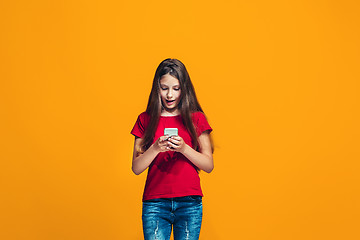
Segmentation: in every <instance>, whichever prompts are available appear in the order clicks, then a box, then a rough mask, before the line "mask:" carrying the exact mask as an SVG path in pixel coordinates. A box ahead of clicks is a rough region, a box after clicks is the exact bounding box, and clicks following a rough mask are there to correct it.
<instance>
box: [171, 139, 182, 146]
mask: <svg viewBox="0 0 360 240" xmlns="http://www.w3.org/2000/svg"><path fill="white" fill-rule="evenodd" d="M169 142H171V143H174V144H176V145H179V143H180V141H179V140H176V139H172V138H170V139H169Z"/></svg>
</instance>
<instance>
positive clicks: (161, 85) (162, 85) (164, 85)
mask: <svg viewBox="0 0 360 240" xmlns="http://www.w3.org/2000/svg"><path fill="white" fill-rule="evenodd" d="M160 87H169V86H168V85H166V84H162V83H160ZM172 87H177V88H179V87H180V85H174V86H172Z"/></svg>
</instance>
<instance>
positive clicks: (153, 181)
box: [131, 112, 212, 201]
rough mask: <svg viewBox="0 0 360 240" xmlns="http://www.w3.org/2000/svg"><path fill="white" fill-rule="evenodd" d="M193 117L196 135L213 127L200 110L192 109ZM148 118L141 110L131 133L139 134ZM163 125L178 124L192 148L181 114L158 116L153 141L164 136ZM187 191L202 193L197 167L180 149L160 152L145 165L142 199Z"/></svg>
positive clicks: (187, 194)
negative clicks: (146, 167) (146, 166)
mask: <svg viewBox="0 0 360 240" xmlns="http://www.w3.org/2000/svg"><path fill="white" fill-rule="evenodd" d="M192 120H193V123H194V125H195V128H196V132H197V136H200V135H201V133H203V132H204V131H206V130H209V132H211V131H212V128H211V127H210V125H209V123H208V122H207V120H206V118H205V115H204V114H203V113H202V112H195V113H193V114H192ZM149 121H150V116H149V114H147V113H146V112H143V113H141V114H140V115H139V116H138V119H137V121H136V123H135V125H134V127H133V129H132V130H131V134H133V135H134V136H136V137H140V138H142V137H143V135H144V132H145V130H146V128H147V126H148V124H149ZM164 128H178V135H179V136H180V137H182V138H183V139H184V142H185V143H186V144H188V145H189V146H190V147H192V148H193V144H192V141H191V136H190V134H189V132H188V131H187V130H186V128H185V126H184V124H183V122H182V117H181V115H177V116H160V119H159V124H158V126H157V129H156V132H155V136H154V140H153V143H154V142H155V141H156V140H157V139H158V138H159V137H161V136H164ZM190 195H199V196H203V194H202V191H201V186H200V178H199V174H198V172H197V171H196V167H195V166H194V165H193V164H192V163H191V162H190V160H188V159H187V158H186V157H185V156H184V155H182V154H181V153H179V152H174V151H166V152H160V153H159V154H158V155H157V156H156V157H155V159H154V160H153V162H152V163H151V164H150V166H149V168H148V175H147V179H146V184H145V189H144V195H143V201H146V200H150V199H155V198H173V197H184V196H190Z"/></svg>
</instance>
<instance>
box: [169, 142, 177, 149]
mask: <svg viewBox="0 0 360 240" xmlns="http://www.w3.org/2000/svg"><path fill="white" fill-rule="evenodd" d="M168 146H169V147H172V148H178V145H176V144H174V143H172V142H169V145H168Z"/></svg>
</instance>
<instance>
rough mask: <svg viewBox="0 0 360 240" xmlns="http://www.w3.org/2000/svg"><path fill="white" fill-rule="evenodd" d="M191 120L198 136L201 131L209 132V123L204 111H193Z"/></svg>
mask: <svg viewBox="0 0 360 240" xmlns="http://www.w3.org/2000/svg"><path fill="white" fill-rule="evenodd" d="M193 121H194V125H195V128H196V133H197V135H198V136H200V135H201V134H202V133H203V132H205V131H207V130H208V131H209V133H210V132H211V131H212V128H211V127H210V124H209V123H208V121H207V120H206V117H205V115H204V113H202V112H195V113H193Z"/></svg>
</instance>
